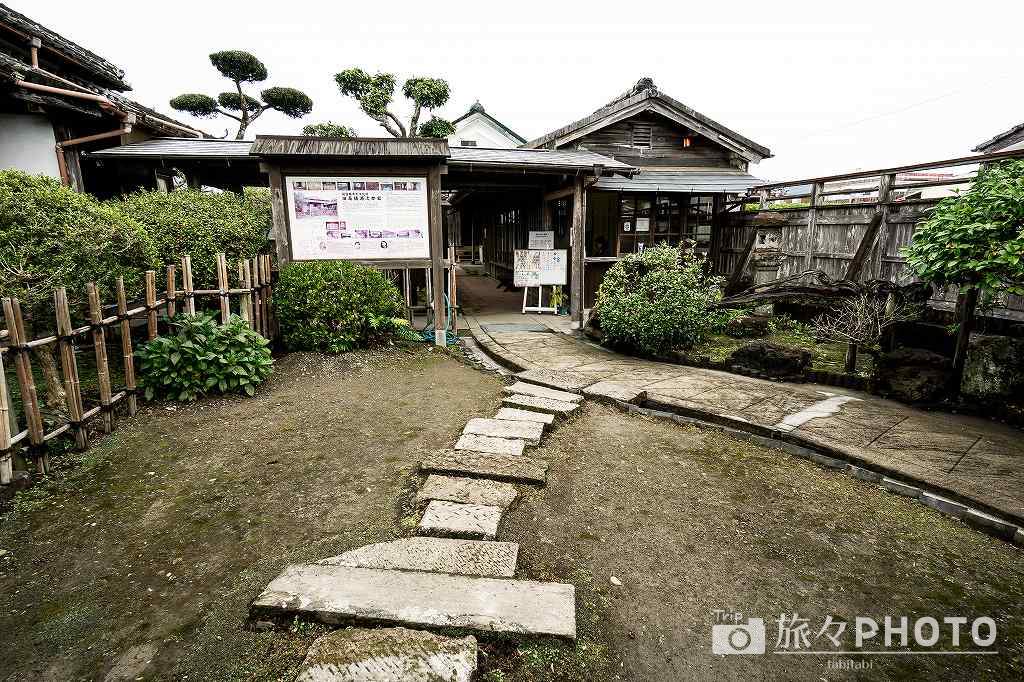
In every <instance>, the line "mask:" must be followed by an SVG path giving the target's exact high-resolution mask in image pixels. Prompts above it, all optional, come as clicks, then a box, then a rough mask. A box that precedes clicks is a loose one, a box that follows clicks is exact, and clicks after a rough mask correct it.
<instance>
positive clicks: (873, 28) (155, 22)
mask: <svg viewBox="0 0 1024 682" xmlns="http://www.w3.org/2000/svg"><path fill="white" fill-rule="evenodd" d="M4 1H5V2H7V4H9V5H11V6H13V7H14V8H15V9H17V10H18V11H20V12H22V13H24V14H26V15H27V16H29V17H31V18H33V19H35V20H36V21H39V22H40V23H42V24H44V25H45V26H47V27H49V28H51V29H53V30H55V31H57V32H58V33H60V34H62V35H64V36H66V37H68V38H70V39H72V40H74V41H76V42H78V43H79V44H81V45H83V46H84V47H87V48H88V49H90V50H92V51H94V52H96V53H98V54H100V55H102V56H103V57H105V58H107V59H108V60H110V61H112V62H114V63H115V64H117V65H118V66H120V67H121V68H123V69H124V70H125V71H126V79H127V80H128V82H129V83H131V84H132V85H133V86H134V92H132V93H128V94H129V96H131V97H133V98H134V99H136V100H138V101H140V102H142V103H143V104H146V105H149V106H152V107H154V108H156V109H158V110H161V111H164V112H167V113H174V114H175V115H176V116H177V117H178V118H179V119H181V120H185V121H188V122H190V123H199V124H200V126H201V127H203V128H204V129H205V130H207V131H209V132H211V133H214V134H217V135H219V134H222V133H223V130H224V128H225V127H227V126H228V124H230V123H232V121H230V120H226V119H218V120H216V121H196V120H194V119H192V118H191V117H189V116H188V115H186V114H178V113H176V112H172V111H171V110H170V107H168V105H167V101H168V100H169V99H170V98H171V97H173V96H174V95H177V94H180V93H182V92H205V93H208V94H210V95H216V94H217V93H218V92H221V91H223V90H225V89H227V86H228V85H229V83H228V81H226V80H224V79H222V78H220V77H219V74H217V73H216V71H215V70H214V69H213V67H212V66H211V65H210V63H209V59H208V55H209V53H210V52H214V51H217V50H223V49H243V50H248V51H250V52H253V53H254V54H256V55H257V56H258V57H259V58H260V59H261V60H262V61H263V62H264V63H265V64H266V65H267V69H268V70H269V72H270V78H269V79H268V80H267V81H266V83H265V84H263V85H262V86H259V89H261V88H262V87H267V86H269V85H287V86H293V87H297V88H300V89H302V90H304V91H305V92H306V93H307V94H309V95H310V97H312V98H313V101H314V109H313V113H312V114H311V115H310V116H308V117H306V119H304V120H302V121H295V120H292V119H288V118H286V117H284V116H281V115H279V114H277V113H276V112H268V113H266V114H264V115H263V117H262V118H261V119H260V120H259V121H258V122H257V123H256V124H255V126H254V127H253V128H250V132H249V136H250V137H251V136H252V135H254V134H255V133H261V132H262V133H295V132H298V131H299V130H300V128H301V127H302V125H303V124H304V123H308V122H313V121H322V120H334V121H337V122H340V123H346V124H349V125H354V126H355V127H356V129H357V130H358V132H359V133H360V134H361V135H367V136H378V135H386V133H384V131H383V130H382V129H381V128H380V127H379V126H378V125H377V124H376V122H374V121H371V120H370V119H368V118H366V117H365V116H364V115H363V114H362V113H361V112H360V111H359V109H358V106H357V105H356V104H355V103H354V102H351V101H349V100H346V99H344V98H342V97H341V95H340V94H339V93H338V91H337V88H336V86H335V84H334V79H333V75H334V74H335V73H336V72H338V71H340V70H342V69H344V68H347V67H349V66H361V67H363V68H364V69H366V70H368V71H377V70H386V71H391V72H394V73H395V74H396V75H397V76H398V78H399V83H401V81H402V80H403V79H404V78H405V77H408V76H411V75H427V76H438V77H443V78H446V79H447V80H448V81H449V83H450V84H451V87H452V98H451V100H450V102H449V104H448V105H446V106H445V107H444V108H443V109H442V110H440V111H439V112H438V113H439V115H441V116H444V117H446V118H449V119H453V118H456V117H457V116H459V115H461V114H462V113H464V112H465V111H466V109H468V107H469V106H470V105H471V104H472V103H473V101H474V99H476V98H479V99H480V101H481V102H482V103H483V104H484V106H485V107H486V109H487V111H488V113H490V114H492V115H493V116H495V117H496V118H498V119H499V120H501V121H502V122H504V123H505V124H506V125H508V126H509V127H511V128H512V129H513V130H515V131H516V132H518V133H519V134H521V135H523V136H524V137H526V138H527V139H530V138H533V137H537V136H539V135H542V134H543V133H546V132H549V131H550V130H553V129H555V128H558V127H560V126H562V125H565V124H566V123H569V122H571V121H573V120H576V119H578V118H581V117H583V116H585V115H587V114H589V113H590V112H592V111H593V110H594V109H596V108H597V107H599V106H601V105H602V104H604V103H605V102H607V101H608V100H610V99H612V97H614V96H616V95H618V94H619V93H621V92H623V91H625V90H626V89H627V88H628V87H629V86H631V85H632V84H633V83H634V82H635V81H636V80H637V79H638V78H640V77H641V76H644V75H649V76H651V77H652V78H654V81H655V83H656V84H657V85H658V87H659V88H660V89H661V90H662V91H663V92H665V93H667V94H669V95H671V96H673V97H675V98H676V99H678V100H680V101H682V102H683V103H685V104H687V105H689V106H690V107H692V108H694V109H696V110H698V111H700V112H702V113H704V114H705V115H707V116H710V117H711V118H713V119H715V120H717V121H719V122H721V123H723V124H724V125H726V126H728V127H730V128H732V129H734V130H736V131H738V132H740V133H741V134H743V135H745V136H747V137H749V138H751V139H753V140H755V141H756V142H759V143H761V144H763V145H765V146H767V147H769V148H770V149H771V150H772V153H773V154H774V155H775V158H773V159H769V160H767V161H764V162H762V163H761V164H759V165H756V166H752V172H753V173H754V174H755V175H758V176H759V177H763V178H766V179H771V180H784V179H800V178H803V177H807V176H811V175H820V174H825V173H831V172H842V171H848V170H854V169H865V168H874V167H881V166H887V165H895V164H900V163H913V162H918V161H931V160H937V159H941V158H947V157H953V156H959V155H963V154H968V153H970V150H971V148H972V147H974V146H975V145H977V144H978V143H980V142H982V141H984V140H986V139H988V138H990V137H992V136H993V135H995V134H997V133H999V132H1002V131H1004V130H1006V129H1008V128H1010V127H1011V126H1013V125H1016V124H1018V123H1020V122H1022V121H1024V87H1021V86H1022V82H1021V80H1022V76H1024V39H1022V35H1024V31H1022V28H1024V2H1020V1H1019V0H1014V1H1012V2H1009V1H1003V2H996V1H994V0H974V1H973V2H969V3H958V4H956V5H955V6H954V5H953V4H952V3H948V2H935V1H933V2H917V1H910V0H888V1H887V2H875V1H873V0H861V1H860V2H856V3H838V2H829V1H828V0H819V1H818V2H807V3H804V2H788V3H787V2H774V3H768V2H763V1H760V2H707V3H685V2H679V1H678V0H677V1H676V2H655V1H648V2H643V3H638V2H618V3H611V2H607V3H605V2H596V1H593V2H588V3H585V4H583V3H574V2H556V1H552V0H548V1H547V2H532V1H530V0H517V1H516V2H502V3H497V2H479V1H478V2H472V3H463V2H449V1H448V0H441V1H440V2H417V3H412V2H404V1H403V0H386V1H380V0H378V1H375V2H358V1H352V0H334V1H332V2H320V1H318V0H302V2H295V3H289V2H281V1H280V0H278V1H277V2H265V1H263V0H249V1H248V2H245V3H241V2H234V1H232V2H226V1H220V2H218V0H206V1H205V2H199V1H196V0H174V1H173V2H170V3H148V4H145V3H144V4H139V3H135V4H125V3H123V2H108V1H106V0H91V1H89V2H83V1H81V0H78V1H75V2H66V1H63V0H60V1H55V0H32V1H30V2H29V1H26V0H4ZM584 8H585V9H584ZM252 94H258V89H257V90H256V91H255V92H253V93H252ZM396 102H397V106H398V107H400V108H401V110H402V116H401V117H402V118H406V114H405V112H406V107H405V104H406V102H405V101H404V99H403V98H402V97H401V93H400V92H399V93H398V99H397V101H396ZM221 121H223V122H221ZM233 132H234V131H233V129H232V133H233Z"/></svg>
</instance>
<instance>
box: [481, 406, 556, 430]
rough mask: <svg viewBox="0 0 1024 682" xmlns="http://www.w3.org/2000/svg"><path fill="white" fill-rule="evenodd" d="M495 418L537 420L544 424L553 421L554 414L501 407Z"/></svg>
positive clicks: (520, 420) (549, 423)
mask: <svg viewBox="0 0 1024 682" xmlns="http://www.w3.org/2000/svg"><path fill="white" fill-rule="evenodd" d="M495 419H506V420H508V421H519V422H537V423H538V424H543V425H544V426H550V425H551V424H554V423H555V415H553V414H547V413H545V412H534V411H533V410H519V409H516V408H514V407H503V408H501V409H500V410H498V414H497V415H496V416H495Z"/></svg>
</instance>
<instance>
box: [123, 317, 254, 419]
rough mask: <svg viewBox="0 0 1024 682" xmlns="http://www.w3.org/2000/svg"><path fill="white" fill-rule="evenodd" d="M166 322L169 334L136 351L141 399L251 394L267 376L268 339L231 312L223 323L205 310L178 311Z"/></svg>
mask: <svg viewBox="0 0 1024 682" xmlns="http://www.w3.org/2000/svg"><path fill="white" fill-rule="evenodd" d="M171 326H172V327H173V328H174V329H175V330H176V331H175V332H174V334H172V335H170V336H160V337H157V338H156V339H153V340H152V341H150V342H149V343H147V344H145V345H143V346H142V347H140V348H139V349H138V351H137V352H136V357H138V358H139V372H140V376H139V386H140V388H142V389H143V390H144V391H145V396H146V399H147V400H151V399H153V398H154V397H160V398H170V399H171V400H187V401H192V400H195V399H196V398H198V397H200V396H203V395H206V394H208V393H245V394H246V395H250V396H251V395H253V394H254V393H255V392H256V387H257V386H258V385H260V384H261V383H263V381H264V380H265V379H266V378H267V377H268V376H270V373H271V371H272V365H273V363H274V360H273V358H271V357H270V349H269V348H268V346H269V342H268V341H267V340H266V339H265V338H263V337H262V336H260V335H259V334H257V333H256V332H255V331H253V330H252V329H251V328H250V327H249V325H248V323H246V321H245V320H243V319H242V318H240V317H238V316H237V315H232V316H231V319H230V320H228V323H227V324H224V325H221V324H218V323H217V320H216V319H215V317H214V316H213V315H212V314H209V313H206V314H201V315H196V316H194V317H190V316H187V315H178V316H177V317H175V318H174V319H173V320H172V321H171Z"/></svg>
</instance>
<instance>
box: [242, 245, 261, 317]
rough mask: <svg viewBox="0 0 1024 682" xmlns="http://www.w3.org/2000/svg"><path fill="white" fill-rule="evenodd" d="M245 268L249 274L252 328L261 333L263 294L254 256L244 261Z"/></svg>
mask: <svg viewBox="0 0 1024 682" xmlns="http://www.w3.org/2000/svg"><path fill="white" fill-rule="evenodd" d="M245 270H246V273H248V276H249V286H250V287H251V288H252V321H253V325H252V328H253V329H255V330H256V331H258V332H259V333H260V334H263V309H262V303H261V302H262V300H263V296H262V295H261V292H260V272H259V268H258V267H257V266H256V259H255V258H250V259H249V260H247V261H245Z"/></svg>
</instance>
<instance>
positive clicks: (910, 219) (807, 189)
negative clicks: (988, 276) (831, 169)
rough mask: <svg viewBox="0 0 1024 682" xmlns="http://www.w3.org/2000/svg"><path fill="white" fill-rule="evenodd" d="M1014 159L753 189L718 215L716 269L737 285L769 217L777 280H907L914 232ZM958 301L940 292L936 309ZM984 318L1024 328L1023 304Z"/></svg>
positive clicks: (967, 160)
mask: <svg viewBox="0 0 1024 682" xmlns="http://www.w3.org/2000/svg"><path fill="white" fill-rule="evenodd" d="M1010 158H1024V150H1014V151H1007V152H996V153H994V154H981V155H976V156H967V157H960V158H956V159H946V160H943V161H933V162H929V163H920V164H913V165H908V166H900V167H895V168H884V169H876V170H868V171H857V172H855V173H846V174H842V175H831V176H826V177H819V178H808V179H805V180H792V181H787V182H776V183H770V184H765V185H760V186H758V187H754V188H753V189H751V191H750V193H749V194H748V195H747V196H744V197H739V198H737V199H734V200H730V201H729V202H728V204H727V205H726V209H725V211H724V213H722V214H720V220H719V225H720V235H719V242H718V245H717V248H716V249H713V252H712V253H713V259H714V265H715V268H716V270H717V271H718V272H719V273H721V274H723V275H726V276H730V275H732V276H735V278H736V279H738V277H739V276H740V275H742V274H743V273H744V272H746V270H747V268H748V267H749V264H750V253H751V249H752V247H753V236H754V233H755V229H754V227H753V218H754V216H756V215H757V214H758V213H765V212H767V213H773V214H777V215H780V216H782V218H783V224H782V249H783V253H784V256H785V259H784V261H783V264H782V267H781V268H780V270H779V277H787V276H790V275H795V274H799V273H801V272H803V271H805V270H815V269H820V270H823V271H825V272H826V273H827V274H828V275H830V276H831V277H833V278H836V279H842V278H846V279H854V280H868V279H884V280H888V281H892V282H896V281H899V280H901V279H909V273H908V272H906V269H905V265H904V258H903V256H902V254H901V251H902V249H903V248H904V247H905V246H907V245H908V244H910V241H911V239H912V238H913V235H914V231H915V230H916V229H917V225H918V224H919V223H920V222H921V221H922V220H924V218H926V217H927V216H928V214H929V212H930V211H931V209H932V208H933V207H934V206H935V205H936V204H937V203H938V202H939V201H941V199H942V198H943V197H944V196H950V195H952V194H953V192H954V190H958V189H960V190H963V189H966V188H968V187H969V186H970V183H971V181H972V179H973V177H974V174H975V172H976V169H977V167H979V166H980V165H982V164H985V163H992V162H995V161H1000V160H1003V159H1010ZM737 269H739V270H740V272H737ZM730 279H734V277H730ZM956 298H957V292H956V291H955V290H951V291H940V292H937V294H936V295H935V297H934V299H933V300H932V305H933V307H936V308H941V309H945V310H952V309H953V307H954V305H955V302H956ZM987 314H991V315H994V316H997V317H1005V318H1009V319H1019V320H1024V297H1021V296H1015V295H1012V294H1011V295H1007V296H1005V297H1003V298H1002V299H1001V300H1000V301H998V302H997V305H996V306H994V307H993V308H992V309H991V310H989V311H987Z"/></svg>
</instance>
